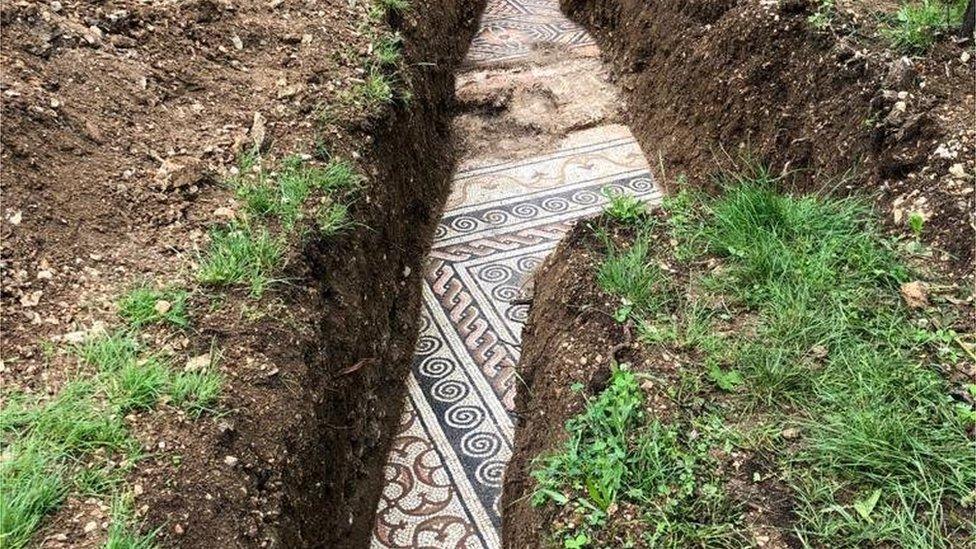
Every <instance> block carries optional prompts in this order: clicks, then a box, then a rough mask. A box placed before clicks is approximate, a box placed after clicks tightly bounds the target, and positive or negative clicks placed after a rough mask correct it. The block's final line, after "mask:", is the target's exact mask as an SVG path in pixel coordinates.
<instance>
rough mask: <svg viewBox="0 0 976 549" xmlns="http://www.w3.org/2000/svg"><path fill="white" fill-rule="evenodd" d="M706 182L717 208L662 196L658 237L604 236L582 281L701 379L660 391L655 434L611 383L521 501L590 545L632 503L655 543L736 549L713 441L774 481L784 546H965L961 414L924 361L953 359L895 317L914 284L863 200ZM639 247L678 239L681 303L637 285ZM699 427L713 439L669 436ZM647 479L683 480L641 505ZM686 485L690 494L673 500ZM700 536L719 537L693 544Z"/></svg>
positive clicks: (646, 253) (965, 452) (652, 279)
mask: <svg viewBox="0 0 976 549" xmlns="http://www.w3.org/2000/svg"><path fill="white" fill-rule="evenodd" d="M720 183H721V186H722V189H723V192H722V193H721V194H720V195H718V196H711V197H710V196H705V195H701V194H694V193H689V192H681V193H678V194H676V195H674V196H672V197H670V198H669V199H667V200H666V201H665V204H664V206H663V209H664V211H665V213H666V215H667V221H666V223H663V224H661V223H658V224H652V223H649V222H640V223H638V224H637V231H636V232H637V234H638V236H637V237H636V239H635V241H634V243H633V244H632V245H631V247H630V248H623V246H621V248H623V249H619V248H617V247H616V246H615V245H611V244H610V243H609V242H608V239H607V237H606V234H605V233H604V236H603V239H604V241H605V242H607V246H608V254H607V260H606V261H605V262H604V263H603V264H601V265H600V266H599V268H598V271H597V273H596V277H597V281H598V282H599V283H600V286H601V287H602V288H604V289H605V290H606V291H608V292H610V293H613V294H615V295H619V296H622V298H623V301H624V303H625V304H627V303H633V304H634V306H632V307H631V308H630V310H629V311H627V314H626V315H622V317H630V318H634V319H635V320H636V325H637V330H638V334H639V336H640V339H641V341H642V343H643V344H644V345H649V346H662V347H665V348H666V349H667V350H668V351H669V352H671V353H675V352H678V353H679V355H680V356H681V357H682V358H683V361H691V362H692V363H693V364H695V367H693V368H687V369H684V368H683V369H681V372H680V375H679V376H678V378H677V379H676V380H674V381H673V382H672V383H671V384H670V385H669V386H668V387H667V389H666V393H667V395H668V396H669V397H670V399H671V400H672V401H673V403H674V406H675V407H676V410H675V411H674V413H672V415H671V416H669V419H668V423H666V424H665V423H660V424H656V425H655V421H654V420H652V419H648V418H645V417H643V416H641V414H640V413H636V415H635V416H634V417H633V418H631V416H629V415H627V411H628V410H632V409H634V408H633V407H634V404H633V396H634V395H637V394H638V393H637V388H636V385H635V384H634V383H632V382H630V381H629V380H628V378H627V376H626V375H621V374H614V376H615V378H614V381H613V382H612V388H611V389H608V390H607V392H606V393H605V395H606V400H604V395H601V396H600V397H598V398H596V399H594V400H591V401H590V402H589V403H588V405H587V408H586V410H585V411H584V412H583V413H582V414H581V415H580V416H578V417H576V418H574V419H573V420H572V421H571V422H570V423H569V424H568V426H567V429H568V430H569V432H570V440H569V442H567V445H566V447H565V448H563V449H561V450H560V451H559V452H557V454H555V455H553V456H547V457H545V458H543V459H542V460H540V462H538V463H537V465H536V467H535V468H536V478H537V480H538V481H539V484H538V490H537V491H536V493H535V502H536V503H537V504H543V503H544V504H554V505H570V506H574V507H575V508H578V509H581V510H582V511H581V512H584V513H585V519H584V520H583V521H582V523H581V525H580V526H579V527H578V528H575V529H569V530H565V531H559V532H557V533H558V534H559V535H560V536H562V537H563V538H564V539H565V540H568V541H569V542H571V543H574V542H575V541H576V540H577V539H585V540H588V542H589V543H598V542H596V541H594V540H599V539H600V536H601V535H602V532H603V529H604V528H612V520H611V518H610V517H607V516H604V514H601V513H602V511H603V510H604V509H605V508H606V507H604V506H605V505H607V503H608V502H610V501H621V500H626V501H628V502H631V503H635V502H636V503H639V505H640V508H641V510H642V512H643V513H645V514H646V517H647V519H648V520H652V522H650V524H653V525H654V527H653V528H650V529H649V531H653V532H655V535H657V534H660V535H661V536H662V537H655V538H653V540H651V541H648V543H649V544H650V545H665V546H676V545H679V546H687V545H708V544H709V543H715V544H718V545H722V544H725V545H729V544H731V545H736V544H740V545H741V544H742V543H743V539H742V537H741V536H742V535H743V532H744V531H743V530H742V529H741V521H740V520H739V516H738V515H737V512H736V510H735V506H734V505H730V504H729V503H728V498H727V497H725V496H724V494H723V491H722V490H723V488H722V487H723V486H726V485H727V481H728V479H724V478H719V477H717V476H713V477H709V476H708V474H709V472H708V471H710V469H711V467H713V465H710V464H709V461H708V460H709V459H710V458H709V457H708V455H709V452H708V448H709V446H708V444H704V445H701V446H699V441H700V440H701V439H702V438H705V439H708V438H709V437H711V442H710V444H711V447H713V448H714V446H715V444H719V445H722V446H724V447H726V448H728V447H729V445H730V444H731V445H734V446H738V447H740V448H742V449H749V448H751V449H752V450H749V451H752V452H758V451H761V452H762V456H763V459H764V460H768V462H769V463H770V464H771V465H773V466H775V467H776V468H777V470H775V471H774V473H773V474H775V475H776V476H777V478H779V479H782V483H783V485H784V487H785V489H788V490H789V491H790V494H791V496H792V499H793V502H794V505H795V513H796V520H795V522H794V523H793V524H792V525H789V528H791V532H790V535H791V536H794V537H795V538H797V539H798V540H800V542H801V543H803V544H805V545H809V546H825V547H835V546H844V547H847V546H908V547H949V546H965V545H967V544H972V543H973V541H974V531H976V528H974V524H973V521H972V520H971V517H969V516H968V515H969V514H970V513H968V510H969V507H967V506H971V505H972V503H973V501H974V500H976V496H974V493H976V492H974V491H973V486H976V461H974V460H973V459H972V458H973V455H976V445H974V443H973V441H972V440H971V438H970V436H969V435H968V434H967V429H969V428H970V426H971V425H972V422H973V419H972V418H973V417H974V416H973V414H972V411H971V409H963V410H961V409H960V406H959V405H958V404H957V403H955V402H954V400H953V399H952V398H951V397H950V396H949V394H950V391H949V387H948V384H947V382H946V381H945V380H944V379H943V378H942V377H941V376H940V375H939V373H938V372H939V371H938V369H937V368H936V367H935V366H934V365H933V362H936V361H943V360H944V361H948V362H955V361H958V360H960V357H959V356H955V357H954V356H953V354H952V353H949V352H947V351H946V350H945V349H946V348H947V346H951V344H949V343H947V342H950V341H952V340H953V339H954V338H953V336H952V334H951V333H950V331H946V330H944V329H940V330H930V329H928V328H926V327H925V326H928V325H930V324H927V323H922V322H920V321H918V319H915V318H914V316H915V315H917V314H918V313H916V312H913V311H910V310H908V309H906V307H905V306H904V305H903V304H902V302H901V299H900V296H899V293H898V288H899V285H900V284H901V283H902V282H904V281H907V280H910V277H911V276H912V275H911V274H910V273H909V271H908V270H907V269H906V268H905V267H904V266H903V265H902V264H901V262H900V261H899V259H898V257H897V254H896V253H895V250H896V249H897V246H896V243H895V242H893V241H892V240H891V239H889V238H887V237H885V236H884V235H883V234H882V232H881V231H880V230H879V229H878V227H877V226H876V225H875V223H874V220H873V214H872V212H871V210H870V208H869V207H868V206H867V205H866V202H864V201H862V200H859V199H856V198H835V197H830V196H818V195H796V196H794V195H788V194H784V193H782V192H780V191H779V190H777V184H778V181H777V179H776V178H775V177H773V176H772V175H771V174H770V173H769V172H768V171H767V170H765V169H763V168H761V167H753V168H752V169H749V170H747V171H745V172H743V173H737V174H730V175H728V176H726V177H724V178H722V179H721V181H720ZM648 231H651V232H652V231H666V232H667V234H666V235H664V236H667V237H668V238H666V239H662V238H657V239H655V240H651V239H650V238H649V236H648V234H647V233H648ZM657 236H659V237H660V236H662V235H657ZM650 241H654V242H664V241H669V242H673V243H674V244H673V247H672V248H671V251H672V252H673V253H674V256H676V258H677V259H678V261H679V262H681V263H683V267H684V269H685V270H688V271H689V272H691V274H690V275H689V280H690V282H689V285H690V286H689V288H688V289H687V291H686V292H682V293H680V294H678V293H676V292H675V291H674V288H673V283H671V282H669V281H668V280H667V277H666V276H665V274H664V273H663V272H661V271H660V270H658V272H649V271H653V268H651V267H648V266H649V265H656V264H658V262H659V261H660V260H658V259H657V258H656V257H655V254H656V253H657V252H658V250H659V248H662V247H655V249H654V253H652V250H651V249H650V247H649V246H648V242H650ZM664 250H665V251H666V248H664ZM666 259H668V260H671V259H672V258H666ZM706 259H707V261H706ZM702 265H708V266H707V267H704V269H706V270H705V271H698V272H696V269H702V268H703V267H702ZM637 302H642V303H646V304H649V305H645V306H643V307H637V306H636V303H637ZM716 304H722V305H721V307H718V306H716ZM664 313H666V314H664ZM920 326H922V327H920ZM720 327H721V328H720ZM730 327H731V328H732V329H731V330H729V328H730ZM719 330H721V331H719ZM618 375H620V377H619V379H618V378H617V377H616V376H618ZM617 383H620V385H616V384H617ZM618 402H619V403H620V406H621V408H620V409H619V410H611V409H608V407H613V406H616V403H618ZM639 408H640V406H638V409H639ZM964 408H965V407H964ZM703 409H704V410H707V413H706V414H705V415H697V416H695V415H694V413H693V412H689V411H695V410H703ZM698 413H699V414H701V412H698ZM689 414H691V415H689ZM706 416H707V417H706ZM620 418H624V419H620ZM723 418H725V419H723ZM737 418H743V419H746V418H747V419H748V421H744V422H743V423H742V424H741V425H740V424H738V423H735V420H736V419H737ZM604 422H610V424H605V423H604ZM725 422H732V423H731V424H730V425H724V423H725ZM705 424H707V425H708V427H707V429H708V430H709V431H710V432H712V433H713V434H712V435H709V436H705V437H699V439H697V441H696V440H691V439H689V438H685V437H682V433H688V432H691V431H692V430H695V431H696V432H698V433H705V432H706V425H705ZM716 424H717V425H718V426H716ZM787 425H788V426H790V427H791V429H790V430H791V431H792V432H793V434H791V435H789V439H790V440H791V442H790V443H789V444H785V443H784V440H785V439H786V437H787V435H786V434H785V433H786V431H783V426H787ZM781 433H782V434H781ZM597 441H599V442H597ZM620 448H623V449H624V451H623V453H622V454H621V452H620V451H619V449H620ZM638 448H646V450H642V451H641V452H638V451H637V449H638ZM597 454H599V455H597ZM637 456H646V457H641V458H638V457H637ZM669 456H671V457H673V456H679V457H678V458H675V459H671V458H670V457H669ZM634 460H637V461H639V462H640V463H636V462H635V461H634ZM641 463H646V464H649V465H648V466H647V467H646V468H642V466H641V465H640V464H641ZM591 467H593V468H596V467H599V469H598V470H591ZM688 467H690V469H689V468H688ZM621 471H625V472H623V473H622V472H621ZM635 471H636V472H635ZM661 478H668V479H679V480H676V481H672V484H669V485H667V486H666V489H663V490H664V492H665V493H666V494H667V495H668V497H669V498H670V499H668V500H667V501H665V502H663V503H662V500H661V499H653V498H651V499H643V496H644V495H646V494H648V493H654V487H655V486H659V487H660V486H661V485H660V479H661ZM685 478H690V479H692V482H694V483H695V484H694V486H695V487H694V489H693V493H694V496H693V497H691V496H689V497H682V496H681V495H682V494H687V493H689V492H687V491H684V490H687V489H683V488H682V486H683V482H684V481H683V480H680V479H685ZM754 480H755V479H754ZM642 483H646V484H642ZM637 488H639V489H637ZM713 497H714V498H716V499H710V498H713ZM709 501H712V502H713V503H711V504H709V503H707V502H709ZM703 505H704V506H705V507H701V506H703ZM696 506H698V507H696ZM682 517H696V518H697V519H698V520H697V522H694V524H695V525H696V526H695V527H693V528H686V527H685V526H687V524H688V522H692V521H685V520H684V519H683V518H682ZM702 517H710V518H707V519H703V518H702ZM706 524H707V525H710V526H707V527H706V526H705V525H706ZM682 525H685V526H682ZM705 532H709V533H710V534H714V535H716V536H718V537H716V538H711V539H709V540H705V539H702V538H696V537H694V536H696V535H702V534H703V533H705ZM580 536H582V537H580ZM645 541H647V540H645Z"/></svg>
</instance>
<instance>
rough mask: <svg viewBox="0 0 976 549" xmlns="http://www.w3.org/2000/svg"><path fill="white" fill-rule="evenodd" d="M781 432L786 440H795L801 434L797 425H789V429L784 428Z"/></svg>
mask: <svg viewBox="0 0 976 549" xmlns="http://www.w3.org/2000/svg"><path fill="white" fill-rule="evenodd" d="M779 434H780V435H781V436H782V437H783V438H785V439H786V440H793V439H795V438H796V437H798V436H800V430H799V429H797V428H796V427H789V428H787V429H783V430H782V431H781V432H780V433H779Z"/></svg>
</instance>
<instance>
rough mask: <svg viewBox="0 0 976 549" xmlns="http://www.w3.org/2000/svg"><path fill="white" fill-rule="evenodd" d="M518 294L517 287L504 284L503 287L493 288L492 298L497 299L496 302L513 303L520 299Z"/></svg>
mask: <svg viewBox="0 0 976 549" xmlns="http://www.w3.org/2000/svg"><path fill="white" fill-rule="evenodd" d="M518 293H519V289H518V287H517V286H512V285H509V284H502V285H501V286H495V287H494V288H492V290H491V297H493V298H495V300H496V301H511V300H513V299H515V298H516V297H518Z"/></svg>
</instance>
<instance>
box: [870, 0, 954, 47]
mask: <svg viewBox="0 0 976 549" xmlns="http://www.w3.org/2000/svg"><path fill="white" fill-rule="evenodd" d="M965 11H966V0H948V1H946V2H941V1H939V0H920V1H917V2H911V3H904V4H902V6H901V7H900V8H899V9H898V12H897V13H895V15H894V18H893V19H892V20H891V21H890V22H889V23H888V24H887V26H885V27H884V28H883V29H882V33H883V35H884V36H885V37H887V38H888V40H889V41H890V42H891V45H892V47H893V48H895V49H897V50H900V51H902V52H905V53H924V52H925V51H926V50H928V49H929V48H930V47H931V46H932V45H933V44H934V43H935V42H936V40H938V38H939V37H940V36H941V35H942V34H945V33H949V32H951V31H952V30H953V29H955V28H957V27H958V26H959V25H960V24H961V23H962V18H963V13H964V12H965Z"/></svg>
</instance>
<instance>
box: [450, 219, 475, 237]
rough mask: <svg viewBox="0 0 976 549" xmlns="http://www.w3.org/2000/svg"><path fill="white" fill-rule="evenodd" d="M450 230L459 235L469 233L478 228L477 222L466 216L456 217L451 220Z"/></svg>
mask: <svg viewBox="0 0 976 549" xmlns="http://www.w3.org/2000/svg"><path fill="white" fill-rule="evenodd" d="M451 228H452V229H454V230H455V231H457V232H459V233H467V232H471V231H473V230H475V229H477V228H478V222H477V221H476V220H474V219H473V218H471V217H468V216H463V215H462V216H458V217H455V218H454V219H452V220H451Z"/></svg>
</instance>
